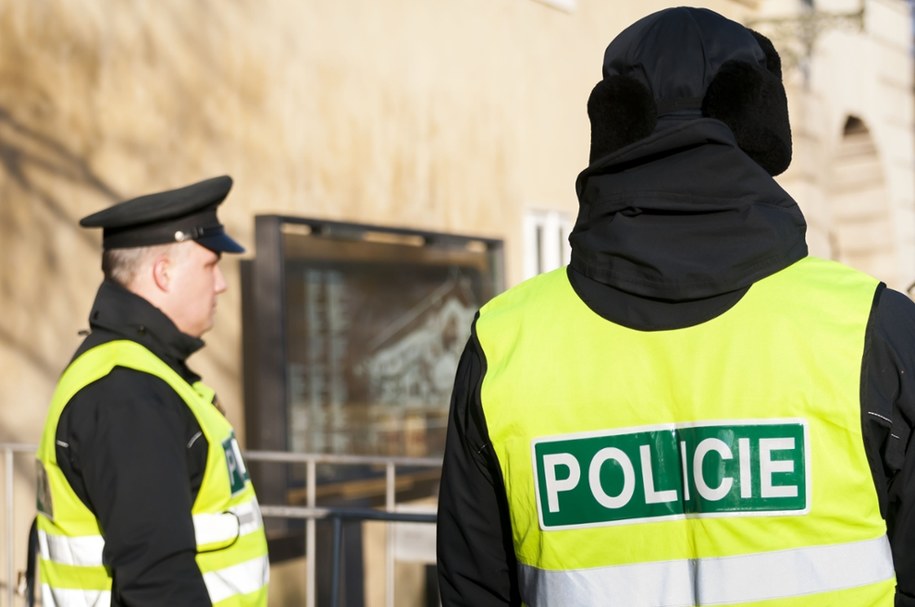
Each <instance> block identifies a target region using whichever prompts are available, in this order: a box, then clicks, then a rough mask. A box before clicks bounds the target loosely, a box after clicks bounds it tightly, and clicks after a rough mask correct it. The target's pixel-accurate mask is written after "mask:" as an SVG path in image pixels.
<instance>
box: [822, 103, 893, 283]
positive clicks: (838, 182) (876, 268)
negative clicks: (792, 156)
mask: <svg viewBox="0 0 915 607" xmlns="http://www.w3.org/2000/svg"><path fill="white" fill-rule="evenodd" d="M828 183H829V186H828V191H827V198H828V200H827V205H828V208H829V209H830V215H831V217H830V243H831V245H832V252H831V256H832V257H833V258H834V259H836V260H838V261H841V262H843V263H847V264H848V265H850V266H852V267H855V268H858V269H859V270H862V271H864V272H867V273H869V274H872V275H874V276H876V277H877V278H880V279H881V280H883V281H885V282H887V283H888V284H890V285H891V286H893V285H894V284H896V283H898V280H897V279H899V278H900V277H899V276H897V274H898V273H899V268H898V262H897V259H896V241H897V237H896V231H895V226H894V223H893V218H892V208H891V204H890V200H889V198H888V196H887V189H886V178H885V176H884V171H883V165H882V162H881V159H880V154H879V153H878V150H877V146H876V144H875V142H874V139H873V137H872V135H871V132H870V129H869V128H868V127H867V124H866V123H865V122H864V121H863V120H862V119H861V118H859V117H857V116H848V117H847V118H846V120H845V125H844V127H843V129H842V139H841V141H840V143H839V145H838V147H837V148H836V151H835V155H834V157H833V161H832V163H831V171H830V177H829V182H828Z"/></svg>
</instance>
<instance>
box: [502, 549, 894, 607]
mask: <svg viewBox="0 0 915 607" xmlns="http://www.w3.org/2000/svg"><path fill="white" fill-rule="evenodd" d="M761 572H765V575H764V576H763V575H760V573H761ZM894 575H895V573H894V570H893V556H892V553H891V552H890V544H889V541H888V540H887V538H886V536H881V537H879V538H876V539H873V540H866V541H863V542H852V543H848V544H835V545H830V546H813V547H807V548H797V549H792V550H779V551H776V552H766V553H759V554H749V555H741V556H730V557H719V558H704V559H695V560H679V561H663V562H653V563H639V564H633V565H618V566H613V567H596V568H594V569H576V570H569V571H548V570H545V569H538V568H536V567H531V566H529V565H521V566H520V576H521V597H522V599H523V600H524V602H525V603H526V604H527V605H529V606H531V607H534V606H536V605H598V604H600V605H610V606H617V605H619V606H624V607H630V606H632V605H640V606H644V607H691V606H693V605H719V604H723V605H729V604H734V603H749V602H754V601H764V600H767V599H776V598H787V597H793V596H801V595H807V594H816V593H822V592H830V591H834V590H844V589H848V588H855V587H857V586H865V585H868V584H876V583H879V582H883V581H886V580H889V579H892V578H893V576H894Z"/></svg>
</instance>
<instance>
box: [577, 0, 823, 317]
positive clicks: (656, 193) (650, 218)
mask: <svg viewBox="0 0 915 607" xmlns="http://www.w3.org/2000/svg"><path fill="white" fill-rule="evenodd" d="M603 79H604V80H602V82H601V83H599V85H598V86H597V87H595V91H593V92H592V96H591V99H590V100H589V107H588V109H589V117H590V118H591V121H592V158H591V165H590V166H589V167H588V168H587V169H585V170H584V171H583V172H582V173H581V174H580V175H579V177H578V180H577V183H576V190H577V194H578V200H579V205H580V210H579V215H578V220H577V222H576V225H575V228H574V229H573V231H572V234H571V236H570V238H569V240H570V242H571V245H572V262H571V266H572V268H573V269H574V270H576V271H578V272H579V273H581V274H583V275H585V276H586V277H588V278H590V279H593V280H596V281H598V282H600V283H602V284H605V285H609V286H611V287H614V288H615V289H619V290H621V291H624V292H626V293H629V294H632V295H636V296H640V297H648V298H653V299H656V300H663V301H674V302H676V301H687V300H697V299H703V298H708V297H715V296H717V295H720V294H722V293H729V292H734V291H737V290H740V289H744V288H746V287H748V286H749V285H751V284H752V283H753V282H755V281H756V280H759V279H760V278H763V277H765V276H768V275H769V274H772V273H774V272H776V271H778V270H781V269H783V268H784V267H786V266H788V265H790V264H791V263H793V262H795V261H797V260H798V259H800V258H802V257H804V256H805V255H806V254H807V245H806V242H805V233H806V223H805V221H804V217H803V215H802V214H801V211H800V209H799V208H798V206H797V204H796V203H795V202H794V200H792V198H791V197H790V196H789V195H788V194H787V193H786V192H785V191H784V190H783V189H782V188H781V187H780V186H779V185H778V184H777V183H776V182H775V180H774V179H773V178H772V177H771V175H772V174H775V173H776V172H777V170H773V166H774V165H779V166H777V167H775V168H776V169H779V168H780V169H781V170H783V169H784V167H786V166H787V162H790V126H789V124H788V116H787V101H786V100H785V98H784V88H783V87H782V85H781V67H780V61H779V59H778V55H777V52H776V51H775V50H774V48H772V47H771V43H769V41H768V40H767V39H765V38H764V37H762V36H760V35H759V34H757V33H755V32H753V31H751V30H749V29H747V28H746V27H744V26H743V25H741V24H739V23H737V22H734V21H731V20H729V19H727V18H725V17H723V16H721V15H719V14H717V13H715V12H713V11H710V10H707V9H696V8H686V7H680V8H672V9H665V10H662V11H659V12H657V13H654V14H652V15H649V16H648V17H645V18H643V19H641V20H639V21H637V22H636V23H634V24H633V25H631V26H630V27H628V28H626V29H625V30H624V31H623V32H622V33H620V34H619V35H618V36H617V37H616V38H615V39H614V40H613V41H612V42H611V43H610V45H609V46H608V47H607V50H606V52H605V54H604V63H603ZM639 90H641V91H642V93H641V94H634V93H635V92H637V91H639ZM756 93H758V94H756ZM757 102H758V103H757ZM629 115H631V116H634V117H636V118H639V117H640V116H641V117H640V118H639V119H638V120H636V121H632V120H629V119H628V118H627V116H629ZM634 123H638V125H639V126H638V127H636V128H633V127H632V125H633V124H634ZM639 129H644V130H643V131H641V132H640V131H639ZM595 143H596V145H595ZM595 152H596V153H595ZM760 152H761V153H760Z"/></svg>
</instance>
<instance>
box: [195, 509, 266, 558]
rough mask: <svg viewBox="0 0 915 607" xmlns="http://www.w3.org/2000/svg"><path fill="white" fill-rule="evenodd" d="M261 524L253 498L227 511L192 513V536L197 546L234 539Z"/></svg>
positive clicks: (252, 530) (261, 525)
mask: <svg viewBox="0 0 915 607" xmlns="http://www.w3.org/2000/svg"><path fill="white" fill-rule="evenodd" d="M263 526H264V523H263V520H262V519H261V511H260V508H259V507H258V505H257V499H255V498H252V499H251V500H249V501H247V502H244V503H243V504H238V505H237V506H234V507H232V508H229V510H228V511H227V512H221V513H218V514H195V515H194V536H195V538H196V540H197V545H198V546H206V545H207V544H215V543H220V542H226V541H230V540H234V539H235V538H238V537H241V536H243V535H248V534H249V533H253V532H255V531H257V530H258V529H260V528H261V527H263Z"/></svg>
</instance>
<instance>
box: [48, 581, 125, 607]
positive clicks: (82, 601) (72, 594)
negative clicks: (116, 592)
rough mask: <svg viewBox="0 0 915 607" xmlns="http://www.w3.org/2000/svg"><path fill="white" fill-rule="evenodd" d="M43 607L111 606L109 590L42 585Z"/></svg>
mask: <svg viewBox="0 0 915 607" xmlns="http://www.w3.org/2000/svg"><path fill="white" fill-rule="evenodd" d="M41 604H42V607H111V593H110V592H108V591H107V590H73V589H69V588H53V589H52V588H51V587H50V586H48V585H47V584H42V585H41Z"/></svg>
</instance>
